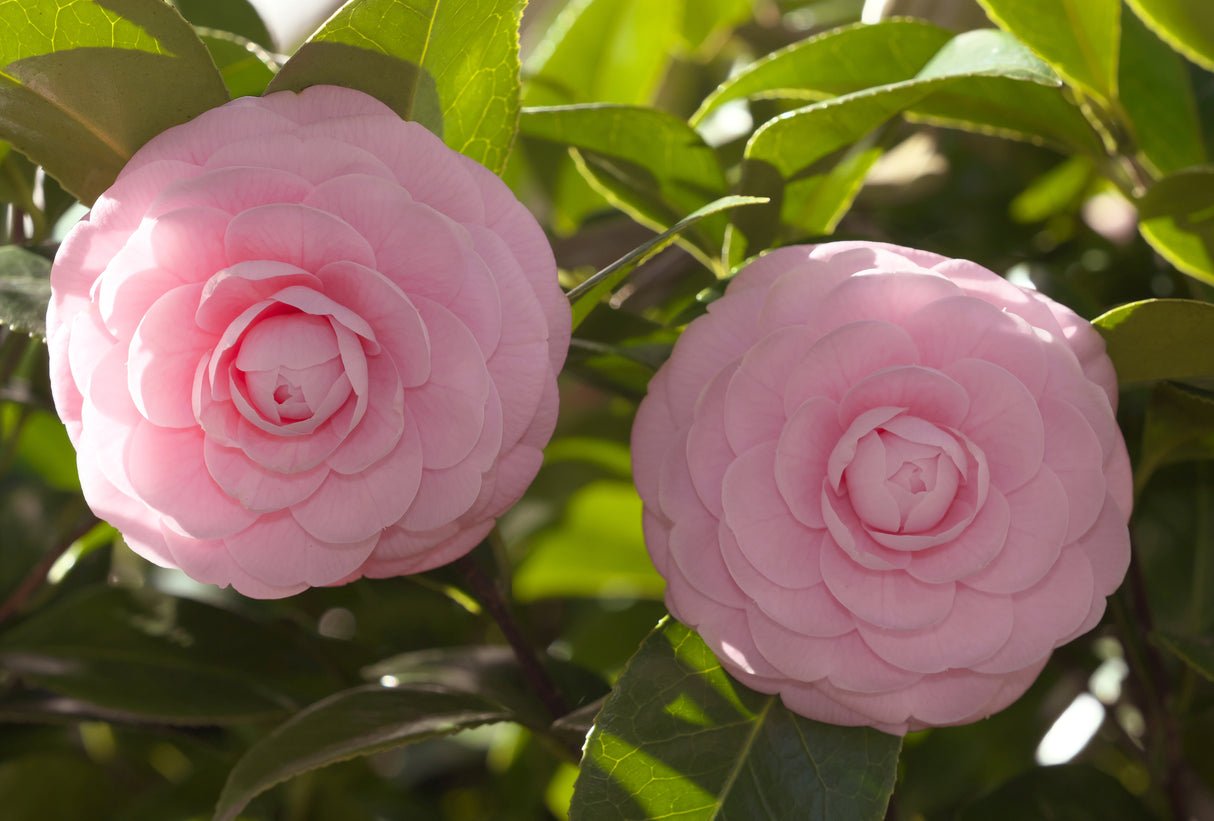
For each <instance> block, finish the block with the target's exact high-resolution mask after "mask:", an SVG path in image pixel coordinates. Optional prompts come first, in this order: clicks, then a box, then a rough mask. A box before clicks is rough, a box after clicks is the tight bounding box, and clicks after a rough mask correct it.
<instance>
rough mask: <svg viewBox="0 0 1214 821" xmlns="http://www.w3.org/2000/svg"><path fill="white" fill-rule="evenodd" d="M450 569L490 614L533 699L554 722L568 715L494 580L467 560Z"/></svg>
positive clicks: (458, 562)
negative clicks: (516, 661) (526, 682)
mask: <svg viewBox="0 0 1214 821" xmlns="http://www.w3.org/2000/svg"><path fill="white" fill-rule="evenodd" d="M453 566H454V567H455V568H456V569H457V570H458V571H459V572H460V573H461V574H462V575H463V577H464V580H465V581H466V582H467V583H468V587H469V588H470V589H471V590H472V595H473V596H475V597H476V598H477V599H479V600H480V602H481V604H482V605H483V606H484V608H485V609H486V610H487V611H489V615H491V616H492V617H493V620H494V621H495V622H497V626H498V627H499V628H500V629H501V631H502V635H504V636H505V637H506V641H507V642H509V644H510V649H511V650H513V651H514V656H515V658H517V659H518V663H519V666H520V667H521V668H522V671H523V675H524V676H525V677H526V679H527V681H528V682H529V683H530V684H531V688H532V690H533V691H534V692H535V694H536V696H538V697H539V699H540V701H542V702H543V704H544V706H545V707H546V708H547V709H548V713H549V714H550V715H551V716H552V719H553V720H554V721H555V720H556V719H558V718H560V717H561V716H564V715H567V714H568V713H569V705H567V704H566V703H565V699H564V698H563V697H562V696H561V694H560V692H559V691H558V690H557V688H556V685H555V684H554V683H553V681H552V678H551V677H550V676H549V675H548V671H547V670H545V669H544V666H543V665H542V664H541V663H540V659H539V655H538V654H537V653H536V651H535V648H534V647H533V646H532V645H531V643H530V642H528V641H527V640H526V639H525V638H524V637H523V633H522V631H521V630H520V629H519V626H518V622H517V621H515V619H514V614H513V613H512V612H511V610H510V605H509V604H508V603H507V602H506V600H505V598H503V597H502V594H501V590H500V589H499V588H498V586H497V584H496V583H495V582H494V580H493V579H491V578H489V576H488V575H487V574H486V573H485V571H484V570H482V569H481V567H480V565H478V564H477V563H476V561H475V560H473V559H471V558H469V557H468V556H464V557H463V558H460V559H457V560H456V561H455V562H454V563H453Z"/></svg>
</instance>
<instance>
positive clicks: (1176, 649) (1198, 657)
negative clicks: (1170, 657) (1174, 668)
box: [1152, 632, 1214, 681]
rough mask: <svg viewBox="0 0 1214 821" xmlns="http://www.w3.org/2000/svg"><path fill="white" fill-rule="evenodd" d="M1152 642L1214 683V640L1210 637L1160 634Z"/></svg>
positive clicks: (1153, 637)
mask: <svg viewBox="0 0 1214 821" xmlns="http://www.w3.org/2000/svg"><path fill="white" fill-rule="evenodd" d="M1152 640H1153V641H1154V642H1155V643H1156V644H1158V645H1159V646H1160V647H1162V648H1164V649H1165V650H1167V651H1168V652H1170V653H1172V654H1174V655H1175V656H1176V657H1177V658H1179V659H1180V660H1181V661H1183V662H1184V663H1185V664H1187V665H1189V667H1191V668H1193V669H1194V670H1196V671H1197V672H1198V673H1200V674H1201V675H1203V676H1205V677H1206V678H1208V679H1209V680H1210V681H1214V639H1212V638H1210V637H1209V636H1182V635H1180V634H1179V633H1162V632H1160V633H1156V634H1155V635H1154V636H1152Z"/></svg>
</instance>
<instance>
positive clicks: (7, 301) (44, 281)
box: [0, 245, 51, 336]
mask: <svg viewBox="0 0 1214 821" xmlns="http://www.w3.org/2000/svg"><path fill="white" fill-rule="evenodd" d="M50 301H51V262H50V260H48V259H47V258H46V257H43V256H39V255H38V254H35V253H34V252H32V251H26V250H25V249H24V248H18V247H16V246H14V245H6V246H4V247H2V248H0V325H7V326H8V327H10V328H12V329H13V330H14V331H19V332H21V333H27V334H30V335H31V336H46V306H47V305H48V304H49V303H50Z"/></svg>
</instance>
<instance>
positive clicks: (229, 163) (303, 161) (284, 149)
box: [204, 129, 391, 185]
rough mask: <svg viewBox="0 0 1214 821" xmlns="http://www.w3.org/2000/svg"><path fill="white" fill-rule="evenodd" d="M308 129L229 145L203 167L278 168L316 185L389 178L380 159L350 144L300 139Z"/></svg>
mask: <svg viewBox="0 0 1214 821" xmlns="http://www.w3.org/2000/svg"><path fill="white" fill-rule="evenodd" d="M305 130H306V129H299V130H298V131H296V133H280V134H266V135H264V136H261V137H259V138H258V139H256V140H245V141H243V142H231V143H228V144H227V145H225V146H223V147H222V148H220V149H219V150H217V151H216V152H215V153H214V154H212V155H211V156H210V157H209V158H208V159H207V161H206V165H205V166H204V167H205V168H206V169H207V170H208V171H210V170H212V169H216V168H224V167H237V168H239V167H253V168H276V169H280V170H282V171H288V172H290V173H293V174H298V175H299V176H300V177H302V178H303V179H304V180H306V181H307V182H309V183H312V184H313V185H316V184H319V183H321V182H323V181H325V180H328V179H332V178H333V177H341V176H345V175H346V174H371V175H373V176H377V177H389V176H390V174H391V172H390V171H389V170H388V168H387V167H386V166H385V165H384V163H383V162H382V161H381V160H380V159H379V158H377V157H375V156H373V155H371V154H369V153H367V152H365V151H360V150H359V149H358V148H357V147H356V146H353V145H350V144H348V143H340V142H337V141H336V140H330V139H327V138H324V137H318V138H317V137H302V136H300V135H302V134H303V133H304V131H305Z"/></svg>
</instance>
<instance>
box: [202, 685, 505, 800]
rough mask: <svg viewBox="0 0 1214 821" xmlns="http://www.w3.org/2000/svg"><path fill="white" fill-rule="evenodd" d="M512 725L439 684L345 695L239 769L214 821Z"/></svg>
mask: <svg viewBox="0 0 1214 821" xmlns="http://www.w3.org/2000/svg"><path fill="white" fill-rule="evenodd" d="M510 718H511V714H510V712H509V711H508V710H506V709H505V708H504V707H502V706H501V705H500V704H498V703H497V702H495V701H492V700H490V699H486V698H483V697H480V696H475V695H471V694H468V693H462V692H458V691H449V690H446V689H445V688H443V687H441V686H438V685H433V684H402V685H400V686H398V687H381V686H379V685H369V686H365V687H356V688H353V689H350V690H343V691H342V692H340V693H335V694H334V695H332V696H329V697H328V698H326V699H324V700H323V701H319V702H317V703H316V704H313V705H312V706H310V707H308V708H306V709H304V710H302V711H300V712H299V713H296V714H295V715H294V716H292V717H291V718H290V719H289V720H288V721H287V722H286V723H285V724H283V725H281V726H279V727H278V728H277V729H275V730H274V731H273V732H271V733H270V734H269V735H268V736H266V737H264V738H262V739H261V740H260V741H258V742H257V743H256V744H254V745H253V746H252V747H251V748H250V749H249V751H248V752H247V753H245V755H244V757H242V758H241V759H240V760H239V761H238V762H236V766H235V767H234V768H233V769H232V773H231V775H229V776H228V781H227V783H226V784H225V785H224V788H223V792H222V793H221V794H220V796H219V803H218V804H217V806H216V807H215V821H232V819H235V818H236V816H237V815H239V813H240V811H241V810H242V809H243V808H244V807H245V806H246V805H247V804H248V803H249V802H250V801H252V800H253V799H254V798H256V797H257V796H258V795H260V794H261V793H263V792H265V791H266V790H268V789H270V788H271V787H273V786H274V785H276V784H280V783H282V782H283V781H286V780H288V779H290V778H294V777H295V776H297V775H300V774H301V773H305V772H308V771H310V770H315V769H318V768H320V767H324V766H327V765H329V764H334V763H336V762H338V761H344V760H346V759H349V758H354V757H356V756H365V755H371V754H372V753H377V752H381V751H383V750H389V749H392V748H394V747H402V746H404V745H406V744H412V743H415V742H418V741H423V740H425V739H428V738H437V737H439V736H444V735H450V734H452V733H455V732H458V731H460V730H466V729H468V728H470V727H477V726H480V725H482V724H489V723H493V722H497V721H508V720H510Z"/></svg>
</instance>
